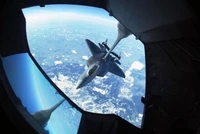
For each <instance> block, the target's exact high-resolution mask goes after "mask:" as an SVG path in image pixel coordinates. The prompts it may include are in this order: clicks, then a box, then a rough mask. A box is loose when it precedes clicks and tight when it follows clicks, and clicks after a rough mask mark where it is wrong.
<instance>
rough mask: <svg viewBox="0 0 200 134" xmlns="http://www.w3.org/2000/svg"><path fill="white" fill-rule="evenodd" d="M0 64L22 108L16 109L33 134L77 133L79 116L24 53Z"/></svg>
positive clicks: (4, 59) (9, 57)
mask: <svg viewBox="0 0 200 134" xmlns="http://www.w3.org/2000/svg"><path fill="white" fill-rule="evenodd" d="M2 61H3V67H4V69H5V72H6V75H7V77H8V80H9V82H10V84H11V87H12V89H13V90H14V93H15V95H16V96H17V97H18V98H19V102H21V104H22V106H23V107H22V106H17V107H18V109H19V111H20V112H21V114H22V115H23V116H24V118H25V119H26V120H27V121H28V122H29V123H30V124H31V125H32V126H33V127H34V128H35V129H36V130H37V131H39V132H42V133H47V131H48V132H49V133H50V134H64V133H66V132H68V133H70V134H76V133H77V131H78V127H79V123H80V118H81V113H80V112H79V111H78V110H76V109H75V108H72V106H71V105H70V104H69V103H68V102H67V101H66V100H65V99H64V98H62V96H61V95H60V94H58V93H57V90H56V89H55V88H54V87H53V86H52V85H51V84H50V83H49V82H48V81H47V79H46V78H45V77H44V76H43V74H42V73H41V72H40V71H39V69H38V68H37V66H36V65H35V64H34V62H33V61H32V59H31V58H30V57H29V55H28V54H27V53H23V54H16V55H12V56H8V57H5V58H3V59H2ZM43 127H44V129H45V130H46V132H45V131H44V130H42V128H43Z"/></svg>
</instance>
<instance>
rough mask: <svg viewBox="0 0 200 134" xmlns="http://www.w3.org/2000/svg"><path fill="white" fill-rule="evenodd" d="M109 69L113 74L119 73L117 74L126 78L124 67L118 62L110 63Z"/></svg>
mask: <svg viewBox="0 0 200 134" xmlns="http://www.w3.org/2000/svg"><path fill="white" fill-rule="evenodd" d="M108 71H109V72H111V73H113V74H115V75H117V76H120V77H122V78H125V74H124V72H123V71H122V69H121V68H120V67H119V66H118V65H117V64H116V63H114V62H111V63H110V66H109V69H108Z"/></svg>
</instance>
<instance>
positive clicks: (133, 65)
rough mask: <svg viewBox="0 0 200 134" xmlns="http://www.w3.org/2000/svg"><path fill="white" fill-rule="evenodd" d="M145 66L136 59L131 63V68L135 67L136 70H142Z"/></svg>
mask: <svg viewBox="0 0 200 134" xmlns="http://www.w3.org/2000/svg"><path fill="white" fill-rule="evenodd" d="M143 67H144V65H143V64H142V63H141V62H139V61H135V62H133V64H132V65H131V67H130V70H133V69H135V70H141V69H142V68H143Z"/></svg>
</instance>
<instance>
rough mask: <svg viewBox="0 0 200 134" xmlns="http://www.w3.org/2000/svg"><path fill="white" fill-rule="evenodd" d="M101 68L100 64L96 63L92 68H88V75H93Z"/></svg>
mask: <svg viewBox="0 0 200 134" xmlns="http://www.w3.org/2000/svg"><path fill="white" fill-rule="evenodd" d="M98 68H99V65H97V64H95V65H93V66H91V67H90V69H89V70H88V75H89V76H91V75H93V74H94V73H95V72H96V71H97V70H98Z"/></svg>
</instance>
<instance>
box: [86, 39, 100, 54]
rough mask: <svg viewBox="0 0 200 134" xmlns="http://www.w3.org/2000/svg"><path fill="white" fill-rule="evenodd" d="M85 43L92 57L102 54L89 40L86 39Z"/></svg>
mask: <svg viewBox="0 0 200 134" xmlns="http://www.w3.org/2000/svg"><path fill="white" fill-rule="evenodd" d="M85 41H86V43H87V45H88V47H89V49H90V52H91V53H92V55H95V54H97V53H102V50H101V49H100V48H99V47H98V46H97V45H95V44H94V43H93V42H92V41H91V40H88V39H86V40H85Z"/></svg>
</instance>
